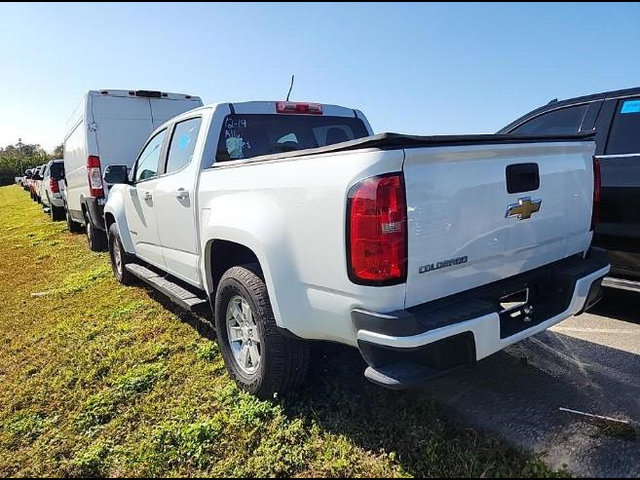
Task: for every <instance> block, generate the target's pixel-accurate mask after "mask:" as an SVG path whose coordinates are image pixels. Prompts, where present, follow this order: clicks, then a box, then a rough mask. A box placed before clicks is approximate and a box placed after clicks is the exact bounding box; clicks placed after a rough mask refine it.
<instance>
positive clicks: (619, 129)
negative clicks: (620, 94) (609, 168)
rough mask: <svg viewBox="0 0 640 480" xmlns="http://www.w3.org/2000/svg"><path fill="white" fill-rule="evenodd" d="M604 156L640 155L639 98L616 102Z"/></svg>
mask: <svg viewBox="0 0 640 480" xmlns="http://www.w3.org/2000/svg"><path fill="white" fill-rule="evenodd" d="M606 154H607V155H628V154H640V98H630V99H623V100H620V101H619V102H618V106H617V108H616V113H615V116H614V117H613V123H612V124H611V133H610V134H609V141H608V143H607V148H606Z"/></svg>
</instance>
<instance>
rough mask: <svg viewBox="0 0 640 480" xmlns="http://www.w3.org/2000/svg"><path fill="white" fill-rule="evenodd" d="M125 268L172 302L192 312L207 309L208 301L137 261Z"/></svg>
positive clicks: (201, 311)
mask: <svg viewBox="0 0 640 480" xmlns="http://www.w3.org/2000/svg"><path fill="white" fill-rule="evenodd" d="M125 268H126V269H127V270H128V271H129V272H130V273H131V274H132V275H134V276H136V277H137V278H139V279H140V280H142V281H143V282H145V283H146V284H148V285H150V286H151V287H153V288H154V289H156V290H157V291H159V292H160V293H162V294H163V295H165V296H166V297H168V298H169V300H171V301H172V302H173V303H175V304H176V305H179V306H180V307H182V308H184V309H185V310H187V311H189V312H193V313H198V314H204V313H207V312H208V311H209V302H208V301H207V299H206V298H202V297H200V296H199V295H198V294H196V293H193V292H191V291H189V290H187V289H186V288H183V287H181V286H180V285H178V284H177V283H175V282H172V281H171V280H167V279H166V278H165V277H162V276H160V275H158V274H157V273H156V272H154V271H152V270H150V269H149V268H147V267H144V266H142V265H139V264H137V263H130V264H128V265H126V266H125Z"/></svg>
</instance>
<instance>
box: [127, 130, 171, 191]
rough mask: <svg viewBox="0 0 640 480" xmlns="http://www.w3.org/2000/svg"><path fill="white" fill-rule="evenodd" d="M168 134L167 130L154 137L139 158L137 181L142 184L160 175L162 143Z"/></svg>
mask: <svg viewBox="0 0 640 480" xmlns="http://www.w3.org/2000/svg"><path fill="white" fill-rule="evenodd" d="M166 134H167V131H166V130H163V131H161V132H160V133H158V134H157V135H156V136H155V137H153V138H152V139H151V140H150V141H149V143H147V146H146V147H144V150H143V151H142V153H141V154H140V157H139V158H138V162H137V163H136V174H135V181H136V183H137V182H142V181H144V180H149V179H150V178H153V177H155V176H156V175H157V174H158V162H159V161H160V153H161V152H162V142H164V137H165V135H166Z"/></svg>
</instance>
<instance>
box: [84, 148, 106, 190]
mask: <svg viewBox="0 0 640 480" xmlns="http://www.w3.org/2000/svg"><path fill="white" fill-rule="evenodd" d="M87 175H88V177H89V190H90V191H91V196H92V197H94V198H102V197H104V190H103V189H102V169H101V168H100V157H94V156H91V157H89V158H88V159H87Z"/></svg>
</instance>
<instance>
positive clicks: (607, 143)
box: [498, 88, 640, 291]
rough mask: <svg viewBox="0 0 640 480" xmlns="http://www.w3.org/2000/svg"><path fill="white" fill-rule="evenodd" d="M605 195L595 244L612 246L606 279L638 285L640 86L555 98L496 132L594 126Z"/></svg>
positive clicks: (619, 284) (626, 285) (621, 284)
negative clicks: (558, 99)
mask: <svg viewBox="0 0 640 480" xmlns="http://www.w3.org/2000/svg"><path fill="white" fill-rule="evenodd" d="M594 131H595V137H594V138H595V142H596V154H597V155H598V160H599V164H600V168H601V169H602V200H601V208H600V214H599V219H598V222H597V224H596V228H595V239H594V244H595V245H596V246H599V247H602V248H606V249H608V250H609V255H610V258H611V266H612V269H611V278H607V279H606V280H605V282H604V284H605V285H607V286H611V287H618V288H623V289H627V290H634V291H640V88H633V89H629V90H617V91H612V92H605V93H598V94H595V95H589V96H585V97H578V98H572V99H569V100H563V101H557V100H553V101H552V102H550V103H549V104H548V105H545V106H544V107H541V108H538V109H537V110H534V111H533V112H530V113H528V114H526V115H524V116H523V117H521V118H519V119H518V120H516V121H515V122H513V123H511V124H509V125H507V126H506V127H505V128H503V129H502V130H500V132H498V133H515V134H523V133H533V134H546V133H549V134H565V133H578V132H594Z"/></svg>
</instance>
